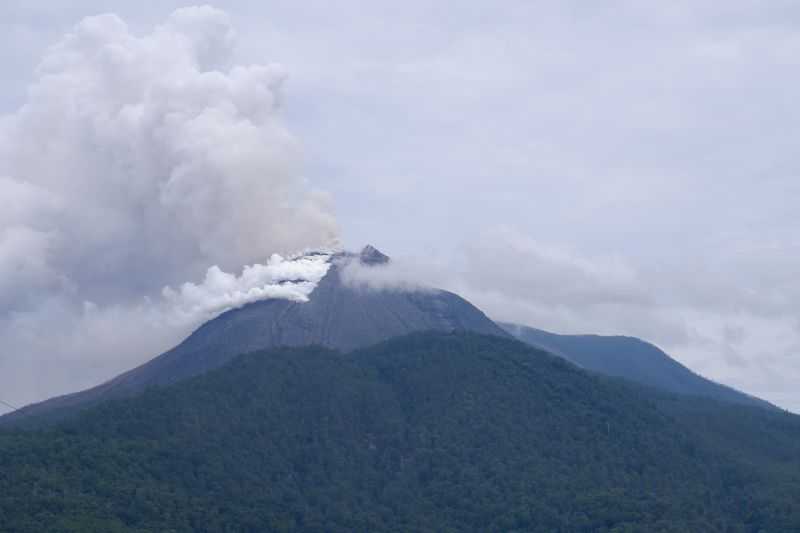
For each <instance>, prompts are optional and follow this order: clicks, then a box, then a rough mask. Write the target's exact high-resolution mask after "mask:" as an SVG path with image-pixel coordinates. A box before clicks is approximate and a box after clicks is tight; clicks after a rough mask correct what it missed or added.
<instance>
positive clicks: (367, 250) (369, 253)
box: [359, 244, 389, 266]
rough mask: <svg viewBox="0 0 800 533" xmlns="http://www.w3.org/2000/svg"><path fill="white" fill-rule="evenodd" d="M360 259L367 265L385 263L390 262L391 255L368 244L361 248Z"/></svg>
mask: <svg viewBox="0 0 800 533" xmlns="http://www.w3.org/2000/svg"><path fill="white" fill-rule="evenodd" d="M359 259H360V260H361V263H362V264H365V265H370V266H372V265H384V264H386V263H388V262H389V256H388V255H385V254H383V253H381V251H380V250H378V249H377V248H375V247H374V246H372V245H371V244H368V245H366V246H365V247H364V249H363V250H361V254H360V255H359Z"/></svg>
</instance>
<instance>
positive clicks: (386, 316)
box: [0, 246, 509, 423]
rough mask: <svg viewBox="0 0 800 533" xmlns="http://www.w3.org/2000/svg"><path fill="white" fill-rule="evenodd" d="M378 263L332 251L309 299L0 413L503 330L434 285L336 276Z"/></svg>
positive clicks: (233, 320)
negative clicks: (396, 340)
mask: <svg viewBox="0 0 800 533" xmlns="http://www.w3.org/2000/svg"><path fill="white" fill-rule="evenodd" d="M355 260H358V261H360V262H361V263H362V264H364V265H367V266H372V267H375V268H380V265H381V264H383V263H385V262H387V261H388V257H387V256H385V255H383V254H382V253H381V252H379V251H378V250H376V249H375V248H373V247H372V246H367V247H366V248H364V250H363V251H362V252H361V254H360V255H352V254H339V255H337V256H334V258H333V259H332V264H331V267H330V269H329V270H328V273H327V274H326V276H325V277H324V278H323V279H322V281H321V282H320V283H319V285H318V286H317V287H316V289H314V291H313V292H312V294H311V297H310V301H308V302H304V303H301V302H294V301H289V300H280V299H270V300H263V301H259V302H256V303H252V304H249V305H246V306H244V307H242V308H239V309H233V310H231V311H228V312H226V313H224V314H222V315H220V316H219V317H217V318H215V319H213V320H211V321H209V322H207V323H206V324H204V325H203V326H201V327H200V328H199V329H198V330H197V331H195V332H194V333H193V334H192V335H191V336H189V337H188V338H187V339H186V340H185V341H184V342H182V343H181V344H179V345H178V346H176V347H175V348H173V349H172V350H169V351H168V352H166V353H164V354H162V355H160V356H158V357H156V358H155V359H152V360H151V361H149V362H148V363H145V364H144V365H142V366H140V367H137V368H135V369H133V370H130V371H129V372H126V373H125V374H122V375H120V376H118V377H116V378H114V379H112V380H110V381H108V382H106V383H104V384H102V385H99V386H97V387H94V388H92V389H89V390H86V391H83V392H79V393H75V394H70V395H67V396H61V397H58V398H53V399H51V400H47V401H45V402H42V403H39V404H34V405H31V406H28V407H25V408H23V409H21V410H19V411H17V412H15V413H11V414H9V415H6V416H5V417H2V418H0V423H13V422H15V421H20V420H22V419H24V418H28V417H30V416H31V415H45V414H48V415H50V416H53V417H60V416H62V415H63V414H66V413H67V412H71V411H72V410H74V409H75V408H80V407H84V406H86V405H89V404H92V403H96V402H98V401H102V400H104V399H108V398H115V397H120V396H126V395H130V394H133V393H136V392H139V391H141V390H143V389H145V388H147V387H149V386H153V385H164V384H168V383H174V382H176V381H179V380H182V379H185V378H188V377H191V376H195V375H198V374H202V373H204V372H206V371H208V370H211V369H214V368H218V367H220V366H222V365H223V364H225V363H226V362H228V361H229V360H230V359H232V358H233V357H235V356H236V355H239V354H241V353H245V352H252V351H256V350H264V349H268V348H273V347H276V346H307V345H320V346H325V347H328V348H334V349H338V350H342V351H350V350H352V349H354V348H358V347H362V346H368V345H371V344H375V343H377V342H379V341H382V340H385V339H389V338H391V337H395V336H398V335H404V334H407V333H411V332H416V331H428V330H434V331H445V332H450V331H456V330H464V331H473V332H477V333H485V334H489V335H498V336H503V337H508V336H509V335H508V334H507V333H506V332H505V331H504V330H503V329H502V328H500V327H499V326H497V325H496V324H495V323H494V322H492V321H491V320H490V319H489V318H487V317H486V315H484V314H483V313H482V312H481V311H480V310H479V309H477V308H476V307H475V306H473V305H472V304H470V303H469V302H467V301H466V300H464V299H463V298H461V297H459V296H457V295H455V294H453V293H450V292H447V291H441V290H434V289H431V290H420V291H399V290H381V291H377V290H373V289H369V288H365V287H359V286H353V285H350V284H347V283H345V282H344V281H343V280H342V275H341V274H342V268H343V265H344V264H345V263H346V262H347V261H355Z"/></svg>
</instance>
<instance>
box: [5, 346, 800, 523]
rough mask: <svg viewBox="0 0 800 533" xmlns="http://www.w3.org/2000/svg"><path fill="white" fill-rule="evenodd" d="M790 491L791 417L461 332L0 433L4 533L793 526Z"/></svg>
mask: <svg viewBox="0 0 800 533" xmlns="http://www.w3.org/2000/svg"><path fill="white" fill-rule="evenodd" d="M709 420H710V421H712V422H711V423H707V421H709ZM798 502H800V420H798V417H794V416H792V415H788V414H785V413H780V412H776V411H767V410H763V409H756V408H747V407H741V406H739V407H733V406H729V405H724V404H718V403H715V402H713V401H711V400H696V399H691V400H689V399H685V398H683V399H682V398H680V397H678V396H669V395H665V396H663V397H662V396H661V395H660V394H659V393H656V392H654V391H652V390H651V389H646V388H643V387H638V386H633V385H630V386H629V385H627V384H625V383H624V382H621V381H618V380H610V379H608V378H603V377H601V376H597V375H594V374H590V373H587V372H585V371H583V370H580V369H578V368H577V367H575V366H573V365H571V364H568V363H566V362H565V361H563V360H562V359H560V358H557V357H553V356H550V355H548V354H545V353H543V352H541V351H538V350H536V349H533V348H530V347H527V346H525V345H523V344H522V343H520V342H518V341H515V340H511V339H503V338H498V337H493V336H482V335H475V334H469V333H459V334H435V333H428V334H416V335H413V336H410V337H405V338H396V339H392V340H390V341H387V342H384V343H381V344H379V345H377V346H374V347H370V348H367V349H363V350H358V351H355V352H352V353H349V354H342V353H341V352H333V351H329V350H326V349H323V348H318V347H306V348H294V349H288V348H284V349H278V350H273V351H268V352H258V353H253V354H247V355H245V356H242V357H238V358H236V359H235V360H233V361H232V362H230V364H229V365H226V366H224V367H222V368H220V369H217V370H214V371H211V372H209V373H207V374H205V375H202V376H199V377H196V378H193V379H190V380H187V381H183V382H181V383H178V384H175V385H172V386H169V387H166V388H160V389H151V390H148V391H146V392H144V393H143V394H142V395H140V396H137V397H135V398H129V399H123V400H117V401H112V402H107V403H104V404H103V405H101V406H97V407H95V408H93V409H90V410H88V411H87V412H85V413H83V414H82V415H81V416H79V417H77V418H75V419H72V420H70V421H69V422H68V423H66V424H65V425H62V426H61V427H56V428H52V429H49V430H47V431H42V432H21V431H13V432H12V431H7V430H5V431H0V524H2V530H3V531H7V532H9V533H27V532H36V533H40V532H43V531H59V532H73V531H74V532H77V531H80V532H93V531H97V532H100V531H102V532H120V533H122V532H145V531H173V532H194V531H231V532H233V531H236V532H242V531H244V532H250V531H252V532H260V531H303V532H349V531H376V532H381V531H387V532H388V531H408V532H427V531H430V532H434V531H435V532H441V531H452V532H455V531H516V532H523V531H525V532H527V531H531V532H552V531H560V532H564V533H568V532H638V531H647V532H681V533H684V532H709V533H713V532H723V531H724V532H760V531H765V532H789V531H798V530H800V506H799V505H798Z"/></svg>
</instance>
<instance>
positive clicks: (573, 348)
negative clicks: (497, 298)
mask: <svg viewBox="0 0 800 533" xmlns="http://www.w3.org/2000/svg"><path fill="white" fill-rule="evenodd" d="M500 325H501V326H502V327H503V328H504V329H505V330H506V331H508V332H509V333H511V334H512V335H514V336H515V337H516V338H518V339H520V340H521V341H523V342H525V343H527V344H530V345H531V346H535V347H537V348H541V349H543V350H546V351H548V352H551V353H554V354H556V355H560V356H561V357H564V358H565V359H567V360H569V361H571V362H573V363H575V364H576V365H578V366H580V367H582V368H585V369H587V370H591V371H594V372H599V373H601V374H606V375H609V376H615V377H621V378H625V379H629V380H631V381H635V382H637V383H641V384H644V385H648V386H651V387H657V388H659V389H663V390H666V391H669V392H674V393H676V394H686V395H692V396H705V397H708V398H714V399H716V400H720V401H725V402H730V403H737V404H743V405H755V406H760V407H768V408H775V407H774V406H773V405H771V404H770V403H768V402H766V401H764V400H761V399H759V398H755V397H753V396H750V395H747V394H745V393H743V392H740V391H738V390H736V389H733V388H731V387H727V386H725V385H721V384H719V383H716V382H714V381H711V380H709V379H706V378H704V377H702V376H699V375H697V374H695V373H694V372H692V371H691V370H689V369H688V368H686V367H685V366H683V365H682V364H680V363H679V362H677V361H675V360H674V359H672V358H671V357H670V356H668V355H667V354H666V353H664V352H663V351H661V350H660V349H658V348H657V347H655V346H653V345H652V344H650V343H648V342H645V341H643V340H641V339H637V338H634V337H617V336H601V335H557V334H555V333H548V332H547V331H542V330H540V329H535V328H530V327H527V326H521V325H519V324H504V323H501V324H500Z"/></svg>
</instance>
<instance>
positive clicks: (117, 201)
mask: <svg viewBox="0 0 800 533" xmlns="http://www.w3.org/2000/svg"><path fill="white" fill-rule="evenodd" d="M235 44H236V36H235V33H234V31H233V29H232V27H231V25H230V23H229V20H228V17H227V16H226V14H225V13H223V12H221V11H218V10H215V9H212V8H210V7H192V8H186V9H181V10H178V11H176V12H175V13H173V14H172V15H171V16H170V17H169V18H168V19H167V21H166V22H165V23H164V24H162V25H160V26H158V27H157V28H155V29H154V30H153V31H152V32H150V33H148V34H145V35H135V34H133V33H132V32H131V30H130V29H129V28H128V27H127V26H126V24H125V22H124V21H122V20H121V19H120V18H119V17H117V16H115V15H102V16H97V17H90V18H87V19H85V20H83V21H82V22H81V23H79V24H78V25H77V26H76V27H75V28H74V30H73V31H72V32H70V33H69V34H68V35H66V36H65V37H64V38H63V39H61V41H60V42H58V43H57V44H55V45H54V46H53V47H51V48H50V49H49V50H48V51H47V53H46V54H45V57H44V58H43V59H42V61H41V63H40V65H39V67H38V69H37V71H36V78H35V80H34V82H33V83H32V85H31V86H30V88H29V91H28V96H27V100H26V101H25V103H24V105H22V106H21V107H20V108H19V109H18V110H17V111H16V112H15V113H13V114H11V115H9V116H5V117H3V118H2V119H0V198H2V209H0V343H2V345H3V352H2V354H0V391H2V392H3V394H2V395H0V398H4V399H7V400H14V401H16V402H18V403H25V402H28V401H32V400H36V399H41V398H42V397H44V396H48V395H52V394H54V393H61V392H67V391H70V390H73V389H76V388H79V387H83V386H88V385H91V384H93V383H96V382H97V381H99V380H101V379H104V378H107V377H109V376H110V375H112V374H113V373H115V372H118V371H120V370H123V369H125V368H127V367H128V366H130V365H131V364H133V363H136V362H140V361H142V360H143V359H147V358H148V357H150V356H152V355H155V354H156V353H157V352H158V351H160V350H163V349H165V348H167V347H169V344H171V343H174V342H177V341H178V340H180V337H181V336H183V335H185V334H186V333H187V332H188V331H189V330H191V328H192V327H195V326H196V325H197V324H198V323H199V322H201V321H202V320H204V319H206V318H208V317H209V316H211V315H213V314H214V313H216V312H219V311H220V310H224V309H225V308H229V307H235V306H236V305H241V304H242V303H246V302H247V301H252V300H254V299H260V298H265V297H284V298H290V299H295V300H302V299H303V298H305V297H306V295H307V294H308V292H309V291H310V290H311V288H313V285H314V284H315V283H316V281H318V280H319V278H320V277H321V276H322V275H324V273H325V271H326V270H327V262H326V261H325V260H321V259H319V257H324V256H319V257H318V258H316V259H313V258H312V259H302V258H300V259H297V258H296V260H294V261H284V260H282V259H281V258H280V257H278V256H275V257H273V259H271V260H270V261H269V262H268V263H267V264H265V265H261V264H260V263H261V262H263V261H265V260H266V259H267V258H268V257H270V256H271V255H272V254H273V253H278V252H279V253H284V254H285V253H287V252H292V251H295V250H302V249H307V248H317V247H321V246H322V247H324V246H335V243H336V239H337V228H336V223H335V220H334V217H333V214H332V211H331V207H330V205H329V204H330V202H329V199H328V197H327V196H326V194H324V193H323V192H321V191H317V190H314V189H313V188H312V187H310V185H309V184H308V183H306V181H305V180H304V179H303V177H302V174H301V156H300V150H299V147H298V143H297V142H296V140H295V139H294V138H293V137H292V135H291V134H290V133H289V132H288V130H287V128H286V127H285V125H284V124H283V122H282V121H281V118H280V113H279V110H280V100H281V87H282V84H283V80H284V78H285V74H284V72H283V69H282V68H281V67H280V66H278V65H274V64H267V65H237V64H235V54H234V53H235ZM244 265H251V266H249V267H246V268H244V270H242V268H243V267H244ZM209 267H210V268H209ZM240 271H241V275H235V274H227V273H226V272H240ZM204 274H205V278H204V279H203V275H204ZM287 276H288V277H287ZM199 280H202V281H199ZM195 283H196V284H195ZM165 286H172V287H176V288H174V289H166V290H165V289H164V287H165Z"/></svg>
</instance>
